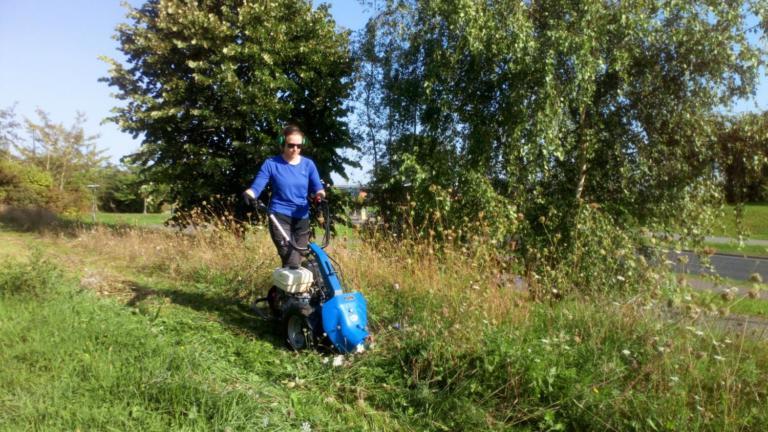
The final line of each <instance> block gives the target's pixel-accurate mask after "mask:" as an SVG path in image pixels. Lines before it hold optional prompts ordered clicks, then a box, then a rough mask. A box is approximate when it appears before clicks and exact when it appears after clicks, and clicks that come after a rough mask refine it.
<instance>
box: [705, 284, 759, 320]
mask: <svg viewBox="0 0 768 432" xmlns="http://www.w3.org/2000/svg"><path fill="white" fill-rule="evenodd" d="M735 286H738V285H735ZM699 295H700V296H702V297H703V299H704V300H703V301H704V303H705V304H712V305H713V306H714V307H716V308H726V309H727V310H728V311H729V312H730V313H734V314H738V315H748V316H754V317H761V318H768V300H765V299H760V298H754V299H753V298H749V296H746V295H743V296H737V297H734V299H732V300H725V299H723V298H722V296H721V294H720V293H713V292H709V291H706V292H701V293H699Z"/></svg>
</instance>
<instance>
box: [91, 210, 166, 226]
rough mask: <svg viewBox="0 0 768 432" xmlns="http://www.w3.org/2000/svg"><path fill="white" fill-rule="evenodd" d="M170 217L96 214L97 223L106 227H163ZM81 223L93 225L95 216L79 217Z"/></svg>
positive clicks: (149, 214) (163, 215) (137, 214)
mask: <svg viewBox="0 0 768 432" xmlns="http://www.w3.org/2000/svg"><path fill="white" fill-rule="evenodd" d="M169 217H170V215H169V214H168V213H147V214H142V213H102V212H99V213H96V223H99V224H105V225H113V226H114V225H132V226H147V225H162V224H163V223H164V222H165V221H166V220H168V218H169ZM78 220H79V221H80V222H85V223H92V222H93V215H92V214H91V213H87V214H81V215H80V216H78Z"/></svg>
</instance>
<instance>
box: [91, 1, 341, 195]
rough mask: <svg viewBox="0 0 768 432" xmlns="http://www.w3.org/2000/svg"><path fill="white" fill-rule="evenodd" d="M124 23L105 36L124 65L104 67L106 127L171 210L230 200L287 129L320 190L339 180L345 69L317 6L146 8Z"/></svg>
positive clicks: (329, 23) (152, 4) (163, 4)
mask: <svg viewBox="0 0 768 432" xmlns="http://www.w3.org/2000/svg"><path fill="white" fill-rule="evenodd" d="M128 17H129V18H130V19H131V21H132V22H131V23H130V24H123V25H120V26H118V28H117V34H116V39H117V40H118V41H119V42H120V47H121V48H120V49H121V51H122V52H123V53H124V54H125V56H126V58H127V65H123V64H121V63H119V62H118V61H116V60H114V59H109V58H105V59H104V60H105V61H108V62H109V63H110V64H111V70H110V74H109V75H110V76H109V77H107V78H104V79H103V81H105V82H107V83H108V84H109V85H110V86H113V87H116V88H117V89H118V94H117V97H118V99H120V100H123V101H126V105H125V106H122V107H117V108H115V109H114V112H115V115H114V116H113V117H112V118H111V120H112V121H114V122H116V123H117V124H118V125H119V126H120V127H121V128H122V129H123V130H124V131H127V132H130V133H132V134H133V135H134V136H135V137H138V136H140V135H141V136H143V142H142V146H141V148H140V150H139V151H138V152H137V153H136V154H134V155H132V156H131V157H130V160H131V161H133V162H136V163H138V164H140V165H141V166H143V167H144V171H145V174H146V176H147V178H148V180H150V181H153V182H156V183H159V184H167V185H169V186H170V194H171V198H172V199H173V200H176V201H178V202H179V204H180V205H181V206H182V208H190V207H193V206H195V205H197V204H200V203H201V202H202V201H205V200H208V199H210V198H211V197H212V196H213V195H224V196H233V195H235V194H239V193H240V192H241V191H242V190H243V189H244V188H245V187H247V185H248V184H249V182H250V181H251V180H252V179H253V176H254V175H255V173H256V171H257V169H258V167H259V165H260V164H261V162H263V161H264V159H265V158H266V157H268V156H269V155H271V154H274V153H275V152H276V151H277V145H276V141H275V138H276V136H277V135H278V133H279V131H280V129H281V128H282V126H283V125H284V124H286V123H288V122H294V123H297V124H298V125H299V126H300V127H301V128H302V129H303V130H304V131H305V132H306V134H307V136H308V138H309V140H310V146H309V148H308V149H307V150H308V154H309V155H310V156H311V157H313V159H314V160H315V162H316V163H317V164H318V168H319V169H320V171H321V173H322V175H323V176H324V177H325V179H326V180H328V179H329V176H330V174H331V172H334V171H335V172H338V173H342V174H343V170H344V168H343V165H344V164H345V163H350V162H351V161H349V160H348V159H346V158H345V157H343V156H341V155H340V153H339V151H340V150H342V149H345V148H353V145H352V143H351V140H350V133H349V130H348V127H347V125H346V123H345V122H344V121H343V120H342V119H343V118H344V117H345V115H346V114H347V109H346V107H345V104H344V101H345V99H346V98H347V97H348V95H349V93H350V90H351V81H350V76H351V73H352V68H353V63H352V61H351V56H350V52H349V35H348V33H346V32H343V33H338V32H337V31H336V28H335V23H334V21H333V20H332V19H331V17H330V14H329V11H328V7H327V6H325V5H321V6H319V7H318V8H316V9H313V8H312V5H311V3H310V2H308V1H305V0H277V1H270V2H261V1H258V2H247V1H245V0H221V1H212V0H207V1H206V0H204V1H199V2H187V1H178V0H168V1H159V0H151V1H148V2H146V3H145V4H144V5H143V6H141V7H140V8H138V9H134V8H130V10H129V13H128Z"/></svg>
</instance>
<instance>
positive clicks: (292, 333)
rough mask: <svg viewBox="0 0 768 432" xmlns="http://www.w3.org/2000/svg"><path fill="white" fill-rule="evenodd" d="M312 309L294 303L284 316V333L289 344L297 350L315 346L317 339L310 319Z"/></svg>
mask: <svg viewBox="0 0 768 432" xmlns="http://www.w3.org/2000/svg"><path fill="white" fill-rule="evenodd" d="M311 314H312V309H311V308H310V307H308V306H304V307H302V306H300V305H292V306H291V307H290V308H288V310H287V311H286V313H285V315H284V317H283V334H284V335H285V340H286V342H287V343H288V346H289V347H290V348H292V349H293V350H295V351H301V350H305V349H311V348H315V346H316V344H317V341H316V339H315V332H314V328H313V326H312V322H311V320H310V315H311Z"/></svg>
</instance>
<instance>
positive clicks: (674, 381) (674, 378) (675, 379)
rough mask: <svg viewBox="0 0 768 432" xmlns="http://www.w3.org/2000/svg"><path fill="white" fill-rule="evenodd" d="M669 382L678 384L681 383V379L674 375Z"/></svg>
mask: <svg viewBox="0 0 768 432" xmlns="http://www.w3.org/2000/svg"><path fill="white" fill-rule="evenodd" d="M669 380H670V381H672V382H673V383H676V382H678V381H680V378H678V377H676V376H674V375H672V376H671V377H669Z"/></svg>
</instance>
